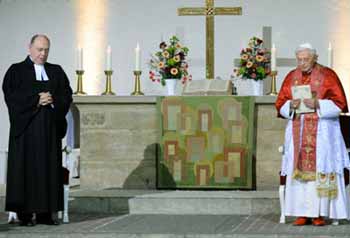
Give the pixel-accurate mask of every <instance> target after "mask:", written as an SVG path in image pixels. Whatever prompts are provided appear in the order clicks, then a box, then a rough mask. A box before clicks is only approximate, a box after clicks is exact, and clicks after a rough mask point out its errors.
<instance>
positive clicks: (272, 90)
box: [267, 70, 278, 96]
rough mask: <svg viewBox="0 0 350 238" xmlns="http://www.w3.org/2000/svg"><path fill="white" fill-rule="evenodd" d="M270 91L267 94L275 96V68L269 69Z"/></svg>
mask: <svg viewBox="0 0 350 238" xmlns="http://www.w3.org/2000/svg"><path fill="white" fill-rule="evenodd" d="M270 75H271V91H270V92H269V93H268V94H267V95H270V96H277V94H278V93H277V90H276V76H277V70H275V71H271V74H270Z"/></svg>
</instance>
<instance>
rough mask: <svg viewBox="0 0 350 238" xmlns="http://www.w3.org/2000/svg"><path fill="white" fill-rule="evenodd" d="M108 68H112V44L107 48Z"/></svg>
mask: <svg viewBox="0 0 350 238" xmlns="http://www.w3.org/2000/svg"><path fill="white" fill-rule="evenodd" d="M106 70H112V48H111V46H110V45H109V46H108V47H107V50H106Z"/></svg>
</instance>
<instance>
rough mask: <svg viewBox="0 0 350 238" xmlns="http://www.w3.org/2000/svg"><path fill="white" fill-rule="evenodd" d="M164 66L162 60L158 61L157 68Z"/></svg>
mask: <svg viewBox="0 0 350 238" xmlns="http://www.w3.org/2000/svg"><path fill="white" fill-rule="evenodd" d="M164 66H165V64H164V62H162V61H160V62H159V63H158V68H160V69H161V68H164Z"/></svg>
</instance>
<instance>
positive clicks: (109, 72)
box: [102, 70, 115, 95]
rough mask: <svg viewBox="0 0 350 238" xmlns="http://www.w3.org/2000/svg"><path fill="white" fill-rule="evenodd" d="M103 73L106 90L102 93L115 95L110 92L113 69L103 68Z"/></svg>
mask: <svg viewBox="0 0 350 238" xmlns="http://www.w3.org/2000/svg"><path fill="white" fill-rule="evenodd" d="M105 74H106V91H104V93H102V95H115V93H113V92H112V74H113V70H105Z"/></svg>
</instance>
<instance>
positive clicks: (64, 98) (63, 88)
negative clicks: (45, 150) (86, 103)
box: [53, 66, 72, 138]
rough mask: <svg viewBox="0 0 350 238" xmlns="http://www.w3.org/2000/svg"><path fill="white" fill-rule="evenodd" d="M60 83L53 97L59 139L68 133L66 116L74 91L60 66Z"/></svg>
mask: <svg viewBox="0 0 350 238" xmlns="http://www.w3.org/2000/svg"><path fill="white" fill-rule="evenodd" d="M58 67H59V68H58V74H59V75H60V77H59V82H58V88H57V90H56V92H55V94H54V95H53V104H54V108H55V113H56V115H55V116H56V124H57V134H58V137H59V138H63V137H64V136H65V134H66V131H67V121H66V115H67V113H68V111H69V107H70V104H71V103H72V89H71V87H70V85H69V80H68V77H67V75H66V73H65V72H64V71H63V69H62V68H61V67H60V66H58Z"/></svg>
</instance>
